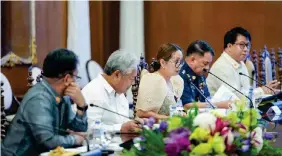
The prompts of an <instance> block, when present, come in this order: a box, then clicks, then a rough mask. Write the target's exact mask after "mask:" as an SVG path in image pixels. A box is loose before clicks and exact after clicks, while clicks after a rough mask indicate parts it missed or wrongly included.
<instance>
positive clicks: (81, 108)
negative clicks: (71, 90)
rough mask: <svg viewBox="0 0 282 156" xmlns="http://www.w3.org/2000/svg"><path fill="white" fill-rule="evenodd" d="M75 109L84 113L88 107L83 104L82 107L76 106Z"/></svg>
mask: <svg viewBox="0 0 282 156" xmlns="http://www.w3.org/2000/svg"><path fill="white" fill-rule="evenodd" d="M76 108H77V109H78V110H80V111H83V112H86V110H87V109H88V105H87V104H85V105H84V107H79V106H78V105H76Z"/></svg>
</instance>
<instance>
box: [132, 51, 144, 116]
mask: <svg viewBox="0 0 282 156" xmlns="http://www.w3.org/2000/svg"><path fill="white" fill-rule="evenodd" d="M143 69H145V70H148V63H147V62H146V61H145V58H144V57H143V56H141V57H140V63H139V65H138V68H137V76H136V77H135V80H134V82H133V84H132V87H131V91H132V96H133V104H132V109H133V116H134V117H135V114H136V110H135V106H136V103H137V96H138V90H139V84H140V80H141V74H142V70H143Z"/></svg>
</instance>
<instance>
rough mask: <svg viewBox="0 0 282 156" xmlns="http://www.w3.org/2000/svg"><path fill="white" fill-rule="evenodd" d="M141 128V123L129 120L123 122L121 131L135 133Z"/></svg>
mask: <svg viewBox="0 0 282 156" xmlns="http://www.w3.org/2000/svg"><path fill="white" fill-rule="evenodd" d="M139 130H140V125H139V124H137V123H136V121H128V122H126V123H124V124H122V126H121V129H120V132H121V133H135V132H138V131H139Z"/></svg>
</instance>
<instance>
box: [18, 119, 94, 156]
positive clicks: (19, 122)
mask: <svg viewBox="0 0 282 156" xmlns="http://www.w3.org/2000/svg"><path fill="white" fill-rule="evenodd" d="M17 123H18V124H23V125H27V126H30V125H35V126H40V127H43V128H46V129H48V130H54V129H55V130H58V131H60V132H64V133H68V134H69V133H70V132H68V131H66V130H64V129H60V128H58V127H50V126H46V125H42V124H37V123H32V122H27V121H22V120H21V119H18V120H17ZM77 135H78V134H77ZM80 136H81V135H80ZM81 137H83V136H81ZM83 138H84V139H85V141H86V144H87V152H89V151H90V147H89V140H88V139H87V137H83Z"/></svg>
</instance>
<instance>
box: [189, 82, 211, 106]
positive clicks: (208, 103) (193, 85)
mask: <svg viewBox="0 0 282 156" xmlns="http://www.w3.org/2000/svg"><path fill="white" fill-rule="evenodd" d="M190 84H191V85H192V86H194V88H195V89H196V90H197V91H198V92H199V93H200V94H201V95H202V96H203V97H204V98H205V100H206V101H207V103H208V104H209V105H210V106H211V107H212V109H215V108H217V107H216V106H215V105H213V104H212V103H211V102H210V101H209V100H208V98H207V97H206V96H205V95H204V94H203V93H202V91H201V90H200V89H199V88H198V87H197V86H196V85H195V84H194V83H193V82H190Z"/></svg>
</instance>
